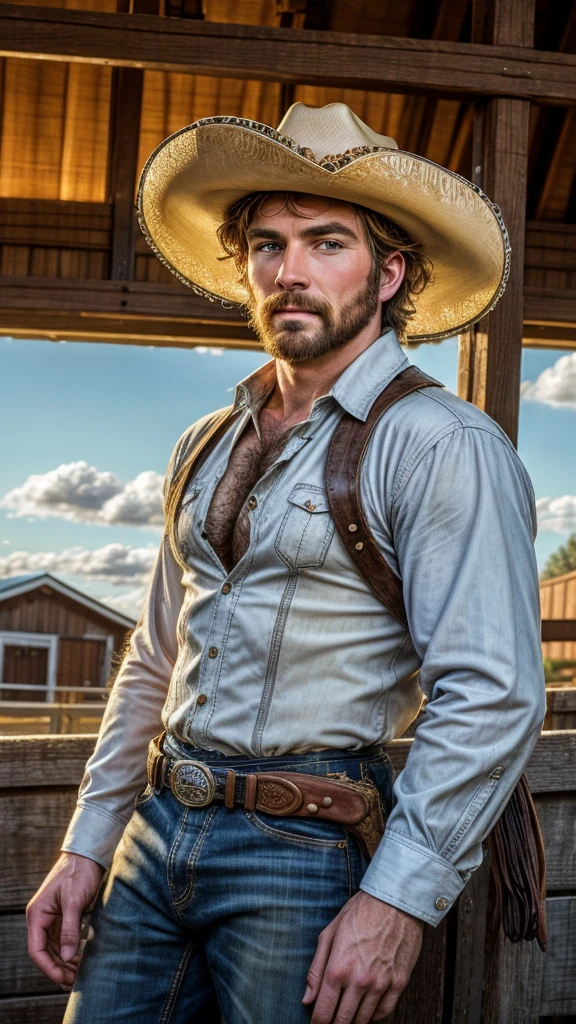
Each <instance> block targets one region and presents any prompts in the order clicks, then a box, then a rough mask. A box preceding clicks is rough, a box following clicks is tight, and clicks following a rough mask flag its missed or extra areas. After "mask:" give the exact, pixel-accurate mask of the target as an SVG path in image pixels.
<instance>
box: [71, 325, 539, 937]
mask: <svg viewBox="0 0 576 1024" xmlns="http://www.w3.org/2000/svg"><path fill="white" fill-rule="evenodd" d="M407 365H409V364H408V359H407V358H406V355H405V352H404V350H403V349H402V348H401V346H400V345H399V343H398V341H397V339H396V336H395V335H394V334H393V333H392V332H388V333H387V334H385V335H383V336H382V337H381V338H379V339H378V340H377V341H376V342H375V343H374V344H373V345H372V346H371V347H370V348H368V349H367V350H366V351H364V352H363V353H362V354H361V355H360V356H359V357H358V358H357V359H356V360H355V361H354V362H353V363H352V364H351V365H350V366H348V367H347V369H346V370H345V371H344V372H343V373H342V375H341V376H340V377H339V379H338V380H337V382H336V384H335V385H334V386H333V388H332V390H331V391H330V393H329V394H327V395H324V396H322V397H320V398H318V399H316V400H315V402H314V404H313V406H312V409H311V412H310V416H309V419H308V420H306V422H303V423H300V424H298V425H296V426H294V427H293V428H292V429H291V431H290V433H289V435H288V440H287V443H286V445H285V447H284V449H283V451H282V452H281V454H280V455H279V457H278V458H277V459H276V461H275V462H274V463H273V464H272V466H271V467H270V468H269V469H268V470H267V471H266V472H265V473H264V475H263V476H262V477H261V479H260V480H259V481H258V482H257V483H256V485H255V486H254V489H253V492H252V494H251V496H250V498H251V500H250V503H249V506H250V508H251V511H250V520H251V533H250V544H249V547H248V550H247V551H246V553H245V554H244V555H243V557H242V558H241V559H240V561H239V562H238V563H237V565H236V566H235V567H234V568H233V570H232V572H230V573H227V572H226V570H225V569H224V567H223V566H222V564H221V563H220V561H219V559H218V557H217V555H216V554H215V552H214V550H213V549H212V548H211V546H210V544H209V542H208V539H207V537H206V535H205V531H204V523H205V520H206V515H207V511H208V508H209V505H210V502H211V499H212V495H213V493H214V490H215V488H216V485H217V483H218V481H219V480H220V479H221V477H222V475H223V473H224V472H225V470H226V465H227V462H228V458H229V455H230V452H231V450H232V448H233V446H234V444H235V442H236V440H237V438H238V437H239V436H240V434H241V433H242V431H243V429H244V427H245V426H246V424H247V423H248V422H249V420H250V418H252V419H253V421H254V423H255V425H256V427H258V410H259V408H261V406H262V404H263V403H264V402H265V401H266V398H267V396H268V395H269V393H270V390H271V388H272V387H273V385H274V381H275V365H274V363H273V362H270V363H268V364H266V365H265V366H264V367H262V368H261V369H260V370H258V371H257V372H256V373H255V374H252V375H251V376H250V377H248V378H247V379H246V380H245V381H243V382H242V383H241V384H239V385H238V387H237V389H236V395H235V406H236V408H237V409H238V410H239V417H238V419H237V421H236V422H235V423H234V424H233V425H232V426H231V428H230V429H229V430H228V431H227V433H226V434H225V436H224V437H223V438H222V439H221V440H220V442H219V443H218V445H217V447H216V448H215V450H214V451H213V452H212V454H211V455H210V457H209V458H208V459H207V460H206V462H205V463H204V465H203V466H202V467H201V469H200V471H199V472H198V474H197V476H196V477H195V479H194V480H193V481H192V483H191V484H190V485H189V487H188V488H187V490H186V491H185V493H184V497H183V502H182V507H181V512H180V516H179V521H178V529H177V536H178V545H179V555H180V557H181V559H182V560H183V561H184V562H185V563H186V565H187V566H188V569H187V571H186V572H183V570H182V568H180V566H179V565H178V562H177V561H176V560H175V558H174V556H173V553H172V551H171V549H170V545H169V543H168V541H167V539H166V538H164V540H163V542H162V544H161V547H160V552H159V556H158V561H157V564H156V568H155V571H154V575H153V578H152V581H151V585H150V589H149V593H148V598H147V602H146V606H145V609H144V612H143V615H142V617H141V620H140V622H139V624H138V627H137V628H136V630H135V632H134V634H133V637H132V642H131V649H130V653H129V655H128V656H127V658H126V659H125V661H124V663H123V665H122V668H121V670H120V673H119V675H118V678H117V680H116V682H115V685H114V687H113V690H112V694H111V698H110V701H109V703H108V707H107V710H106V714H105V716H104V720H103V723H102V728H101V731H100V736H99V739H98V744H97V747H96V750H95V752H94V754H93V755H92V757H91V758H90V760H89V762H88V765H87V768H86V774H85V777H84V780H83V783H82V786H81V789H80V796H79V802H78V808H77V810H76V813H75V815H74V818H73V819H72V822H71V825H70V828H69V830H68V834H67V836H66V840H65V843H64V846H63V849H64V850H69V851H71V852H76V853H81V854H83V855H85V856H88V857H91V858H93V859H94V860H97V861H99V862H100V863H101V864H103V865H104V866H107V865H108V864H109V863H110V861H111V858H112V854H113V851H114V848H115V846H116V844H117V843H118V841H119V839H120V837H121V834H122V831H123V829H124V827H125V825H126V823H127V821H128V820H129V818H130V815H131V813H132V809H133V806H134V799H135V797H136V795H137V794H138V792H139V791H140V790H141V789H142V787H143V785H144V782H145V761H146V750H147V746H148V742H149V740H150V739H151V738H152V736H154V735H155V734H157V733H158V732H159V731H160V730H161V728H162V727H164V728H166V729H167V730H168V731H169V732H170V733H171V734H172V735H173V736H174V738H175V740H176V741H182V742H184V743H192V744H194V745H195V746H198V747H202V748H204V749H209V750H218V751H221V752H223V753H225V754H233V753H239V754H245V755H248V756H252V757H260V756H273V755H280V754H284V753H288V752H298V753H300V752H306V751H311V750H317V749H323V748H330V747H331V748H339V749H342V748H344V749H353V750H355V749H358V750H360V749H361V748H363V747H366V746H370V745H372V744H380V743H386V742H388V741H389V740H391V739H392V738H394V737H395V736H398V735H400V734H401V733H402V732H403V731H404V730H405V729H406V727H407V726H408V724H409V723H410V722H411V721H412V720H413V719H414V717H415V716H416V715H417V713H418V711H419V708H420V706H421V702H422V691H424V693H425V694H426V695H427V696H428V704H427V710H426V713H425V714H424V716H423V719H422V721H421V724H420V725H419V727H418V729H417V732H416V738H415V740H414V743H413V746H412V749H411V751H410V754H409V757H408V761H407V764H406V767H405V769H404V770H403V771H402V772H401V774H400V775H399V777H398V779H397V780H396V783H395V806H394V808H393V810H392V813H391V815H390V817H389V819H388V824H387V828H386V832H385V835H384V838H383V839H382V842H381V844H380V846H379V848H378V850H377V852H376V855H375V856H374V858H373V860H372V862H371V863H370V865H369V867H368V869H367V871H366V874H365V876H364V879H363V882H362V888H363V889H364V890H365V891H366V892H369V893H371V894H372V895H374V896H376V897H378V898H380V899H382V900H385V901H386V902H387V903H390V904H392V905H394V906H396V907H399V908H401V909H403V910H405V911H407V912H408V913H411V914H413V915H414V916H416V917H419V918H421V919H423V920H425V921H428V922H429V923H431V924H437V923H438V922H439V921H440V920H441V918H442V917H443V916H444V914H445V913H446V911H447V909H448V908H449V907H450V906H451V905H452V903H453V902H454V900H455V899H456V897H457V896H458V894H459V893H460V892H461V890H462V888H463V886H464V885H465V883H466V881H467V880H468V878H469V876H470V873H471V872H472V871H473V870H474V868H476V867H477V866H478V865H479V863H480V862H481V859H482V847H481V842H482V839H483V838H484V837H485V836H486V835H487V833H488V832H489V831H490V829H491V827H492V826H493V825H494V823H495V822H496V820H497V818H498V817H499V815H500V814H501V812H502V810H503V807H504V805H505V803H506V801H507V799H508V797H509V796H510V794H511V792H512V790H513V788H514V786H515V785H516V782H517V781H518V778H519V776H520V775H521V773H522V771H523V770H524V768H525V766H526V763H527V761H528V760H529V758H530V754H531V752H532V749H533V747H534V744H535V742H536V739H537V737H538V735H539V731H540V727H541V723H542V719H543V716H544V711H545V690H544V678H543V669H542V656H541V647H540V614H539V592H538V576H537V571H536V563H535V557H534V549H533V537H534V534H535V523H536V519H535V509H534V495H533V491H532V486H531V483H530V480H529V477H528V475H527V473H526V470H525V469H524V467H523V465H522V463H521V462H520V460H519V458H518V456H517V454H516V452H515V450H514V448H513V446H512V445H511V443H510V441H509V440H508V438H507V437H506V435H505V434H504V433H503V432H502V431H501V430H500V428H499V427H498V426H497V425H496V424H495V423H494V422H493V421H492V420H491V419H490V418H489V417H488V416H486V415H485V414H484V413H483V412H481V411H480V410H479V409H477V408H476V407H475V406H473V405H469V404H468V403H467V402H464V401H461V400H460V399H458V398H457V397H455V396H454V395H453V394H451V393H450V392H448V391H446V390H443V389H440V388H427V389H423V390H422V391H418V392H415V393H413V394H411V395H410V396H408V397H406V398H404V399H403V400H402V401H400V402H398V403H397V404H396V405H394V406H392V408H390V409H389V410H388V412H387V413H386V414H385V416H384V417H383V418H382V419H381V421H380V423H379V425H378V427H377V429H376V431H375V433H374V435H373V438H372V441H371V443H370V446H369V449H368V452H367V455H366V458H365V461H364V466H363V473H362V482H361V491H362V502H363V507H364V509H365V512H366V515H367V518H368V521H369V524H370V527H371V529H372V531H373V533H374V535H375V537H376V539H377V541H378V542H379V544H380V547H381V550H382V552H383V554H384V556H385V557H386V559H387V561H388V562H389V564H390V565H391V567H392V568H393V569H394V571H395V572H396V573H397V574H398V575H400V576H401V578H402V583H403V592H404V600H405V603H406V609H407V614H408V622H409V632H408V631H407V630H406V629H405V628H404V627H403V626H402V625H401V624H400V623H399V622H398V621H397V620H396V619H395V618H393V616H392V615H391V614H390V613H389V612H388V611H387V610H386V608H384V607H383V606H382V604H381V603H380V602H379V601H378V599H377V598H376V597H375V595H374V594H373V592H372V591H371V589H370V588H369V586H368V585H367V583H366V582H365V581H364V580H363V579H362V578H361V577H360V576H359V574H358V572H357V571H356V569H355V567H354V565H353V564H352V562H351V560H350V558H349V556H348V554H347V553H346V551H345V549H344V546H343V545H342V543H341V541H340V539H339V537H338V534H337V533H335V528H334V522H333V520H332V517H331V515H330V511H329V506H328V502H327V496H326V490H325V478H324V475H325V465H326V455H327V450H328V446H329V443H330V440H331V437H332V434H333V431H334V428H335V426H336V423H337V422H338V419H339V417H340V416H341V414H342V410H346V411H347V412H349V413H352V414H353V415H354V416H356V417H358V418H359V419H361V420H364V419H365V418H366V416H367V414H368V411H369V409H370V406H371V404H372V402H373V400H374V398H375V397H376V395H377V394H378V393H379V392H380V391H381V390H382V389H383V388H384V387H385V386H386V384H388V383H389V381H391V380H392V379H393V378H394V377H395V376H396V375H397V374H398V373H399V372H400V371H401V370H403V369H404V368H405V367H406V366H407ZM203 422H204V421H199V422H198V423H196V424H195V425H194V426H192V427H191V428H190V429H189V430H188V431H187V432H186V433H185V434H184V435H183V437H182V438H181V439H180V441H179V442H178V444H177V446H176V449H175V452H174V454H173V457H172V460H171V464H170V466H169V471H168V474H167V479H170V478H171V476H172V475H173V473H174V472H175V471H176V470H177V468H178V466H179V465H180V464H181V461H182V459H183V458H184V457H185V455H186V452H187V451H188V450H189V449H190V446H191V445H192V444H193V443H194V441H195V439H196V438H197V436H198V434H199V432H200V431H201V430H202V427H203ZM418 668H420V686H421V688H422V690H421V689H420V687H419V686H418V684H417V682H416V681H415V679H414V672H415V670H416V669H418ZM162 723H163V726H162Z"/></svg>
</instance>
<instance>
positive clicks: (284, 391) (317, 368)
mask: <svg viewBox="0 0 576 1024" xmlns="http://www.w3.org/2000/svg"><path fill="white" fill-rule="evenodd" d="M379 337H380V332H379V331H377V330H376V328H374V327H373V328H372V329H371V330H370V331H366V332H365V331H361V333H360V334H359V335H357V337H356V338H354V339H353V340H352V341H350V342H349V343H348V344H347V345H345V346H344V347H343V348H341V349H338V350H336V351H335V352H327V353H326V355H323V356H319V357H318V359H309V360H305V361H303V362H298V363H290V362H286V361H285V360H283V359H277V360H276V381H277V383H276V388H275V389H274V392H273V394H272V395H271V397H270V399H269V401H268V402H267V403H266V411H267V412H268V413H270V414H272V415H273V416H274V417H275V418H277V419H279V420H282V421H283V422H284V421H285V422H290V421H291V422H294V423H297V422H299V421H300V420H305V419H307V418H308V415H309V413H310V409H311V408H312V405H313V404H314V402H315V401H316V399H317V398H320V397H322V395H326V394H328V392H329V391H330V389H331V388H332V387H333V386H334V384H335V383H336V381H337V380H338V378H339V377H340V375H341V374H342V373H343V372H344V370H345V369H346V368H347V367H348V366H350V363H353V362H354V360H355V359H357V358H358V356H359V355H360V354H361V353H362V352H364V351H365V350H366V349H367V348H369V347H370V345H373V344H374V342H375V341H376V339H377V338H379Z"/></svg>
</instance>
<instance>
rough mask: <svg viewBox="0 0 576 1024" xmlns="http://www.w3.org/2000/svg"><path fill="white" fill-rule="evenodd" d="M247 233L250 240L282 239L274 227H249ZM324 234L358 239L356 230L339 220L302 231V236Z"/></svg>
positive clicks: (316, 236)
mask: <svg viewBox="0 0 576 1024" xmlns="http://www.w3.org/2000/svg"><path fill="white" fill-rule="evenodd" d="M246 234H247V238H248V241H249V242H251V241H253V240H254V239H255V238H266V239H268V240H269V241H273V242H277V241H280V240H281V239H282V235H281V234H280V232H279V231H275V230H274V228H248V231H247V233H246ZM323 235H344V236H345V237H346V238H353V239H354V240H355V241H358V235H357V234H356V232H355V231H352V229H351V228H347V227H346V225H345V224H341V223H340V221H338V220H333V221H330V222H329V223H328V224H317V225H316V226H314V227H309V228H305V229H304V231H302V232H301V237H302V238H321V237H322V236H323Z"/></svg>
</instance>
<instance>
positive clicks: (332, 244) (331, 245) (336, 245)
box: [320, 238, 342, 252]
mask: <svg viewBox="0 0 576 1024" xmlns="http://www.w3.org/2000/svg"><path fill="white" fill-rule="evenodd" d="M320 245H325V246H326V248H327V249H329V250H330V251H332V252H335V251H336V249H341V248H342V246H341V245H340V242H336V241H335V240H334V239H333V238H327V239H326V241H324V242H320Z"/></svg>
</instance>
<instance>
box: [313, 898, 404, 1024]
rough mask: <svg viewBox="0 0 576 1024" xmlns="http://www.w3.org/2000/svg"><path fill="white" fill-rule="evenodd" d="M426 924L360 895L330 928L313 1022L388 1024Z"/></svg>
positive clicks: (320, 952) (321, 954)
mask: <svg viewBox="0 0 576 1024" xmlns="http://www.w3.org/2000/svg"><path fill="white" fill-rule="evenodd" d="M422 930H423V924H422V921H420V920H418V918H416V917H412V916H411V915H410V914H405V913H404V911H402V910H397V909H396V907H391V906H390V904H388V903H384V902H383V901H382V900H378V899H376V897H375V896H370V894H369V893H367V892H358V893H356V895H355V896H353V897H352V899H351V900H349V901H348V903H346V904H345V905H344V906H343V907H342V910H341V911H340V913H339V914H338V917H335V918H334V920H333V921H332V922H331V923H330V924H329V925H328V927H327V928H325V929H324V931H323V932H321V934H320V938H319V939H318V949H317V950H316V956H315V957H314V960H313V961H312V966H311V967H310V971H309V972H308V984H307V987H306V992H305V995H304V999H303V1000H302V1002H303V1003H305V1004H306V1005H307V1004H309V1003H313V1002H314V1000H316V1006H315V1007H314V1013H313V1015H312V1024H368V1022H369V1021H373V1020H374V1021H376V1020H383V1019H384V1017H387V1016H388V1014H390V1013H392V1010H393V1009H394V1007H395V1006H396V1003H397V1002H398V997H399V996H400V993H401V992H402V990H403V989H404V988H405V987H406V985H407V984H408V981H409V978H410V975H411V973H412V968H413V967H414V964H415V963H416V960H417V959H418V954H419V953H420V947H421V945H422Z"/></svg>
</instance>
